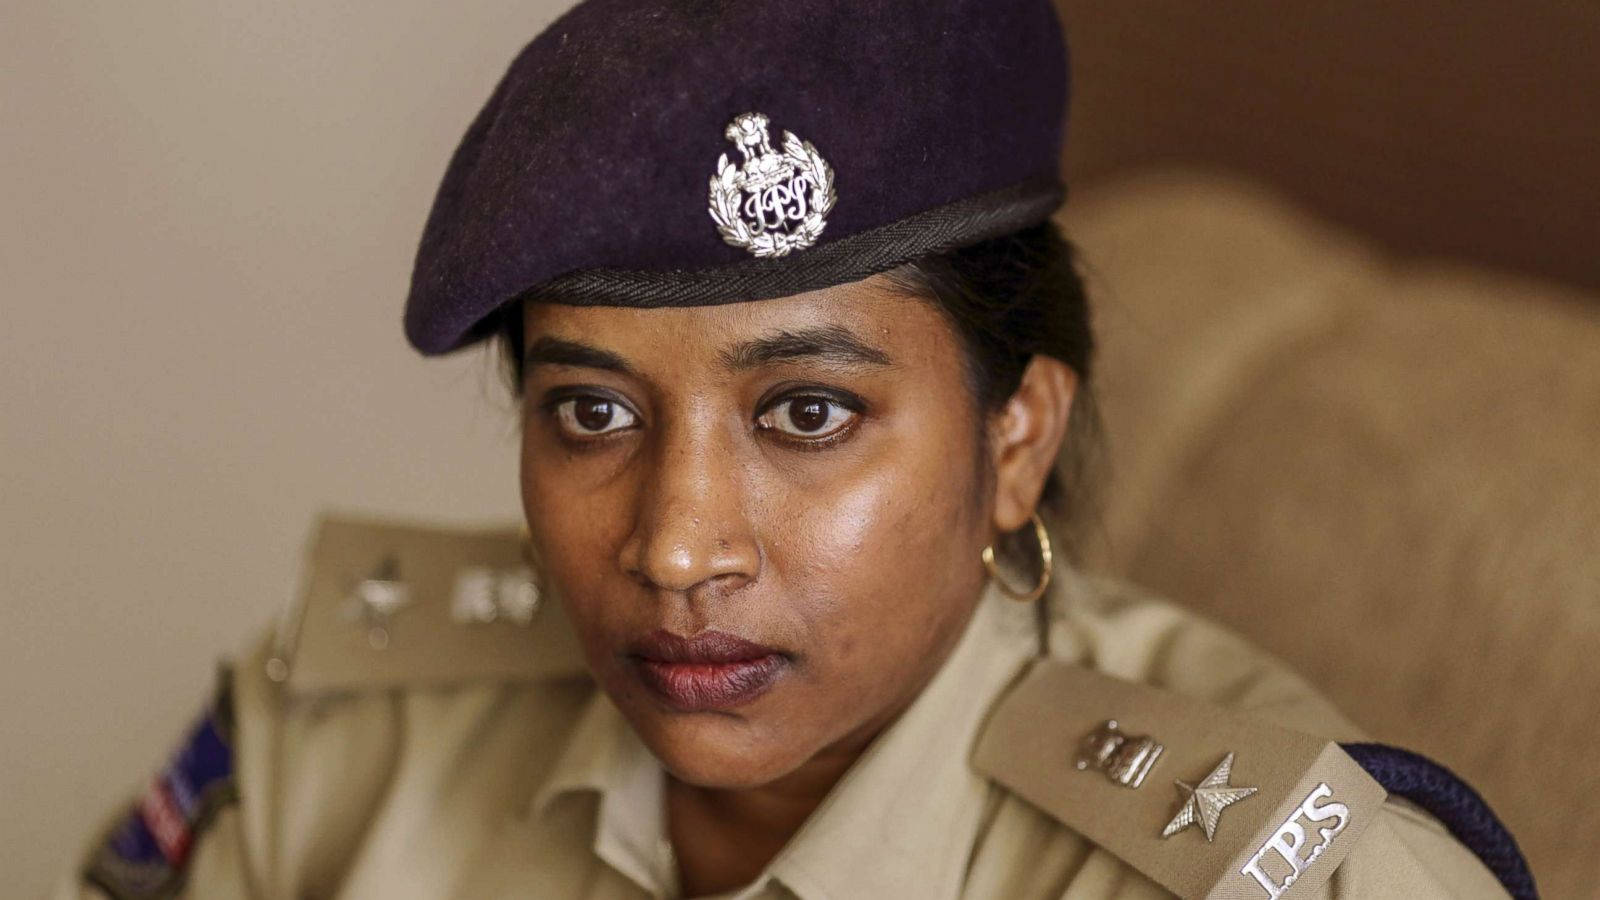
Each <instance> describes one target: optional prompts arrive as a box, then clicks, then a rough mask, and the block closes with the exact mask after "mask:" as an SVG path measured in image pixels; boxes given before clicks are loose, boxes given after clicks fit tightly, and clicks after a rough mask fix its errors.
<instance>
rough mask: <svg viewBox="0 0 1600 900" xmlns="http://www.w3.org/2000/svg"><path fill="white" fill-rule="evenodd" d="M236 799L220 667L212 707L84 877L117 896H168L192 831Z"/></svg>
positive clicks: (227, 692)
mask: <svg viewBox="0 0 1600 900" xmlns="http://www.w3.org/2000/svg"><path fill="white" fill-rule="evenodd" d="M237 799H238V793H237V791H236V789H235V785H234V778H233V701H232V678H231V672H230V670H229V669H228V668H227V667H225V666H224V667H223V668H222V670H221V672H220V673H219V676H218V679H217V694H216V697H215V699H214V700H213V701H212V703H211V705H210V707H209V708H208V709H207V710H206V712H205V713H204V714H203V715H202V716H201V717H200V719H199V721H198V722H196V723H195V724H194V726H193V727H192V728H191V729H190V730H189V733H188V735H187V736H186V737H185V739H184V741H183V743H182V744H181V745H180V746H179V747H178V749H177V750H176V751H175V752H174V753H173V754H172V758H171V759H170V760H169V761H168V762H167V765H166V766H165V767H164V768H162V770H161V771H160V772H159V773H157V774H156V776H155V777H154V778H153V779H151V781H150V784H149V785H148V786H147V787H146V788H145V791H144V794H143V796H141V797H140V799H139V801H138V802H137V803H135V804H134V806H133V807H132V808H131V809H130V810H129V811H128V813H127V814H126V815H125V816H123V817H122V819H120V820H119V821H118V822H117V823H116V825H114V826H113V827H112V829H111V830H110V832H108V833H107V835H106V836H105V838H104V839H103V841H102V842H101V844H100V846H99V848H98V849H97V850H96V851H95V854H94V856H93V857H91V858H90V860H89V864H88V866H87V867H86V868H85V870H84V873H83V877H84V880H85V881H87V882H89V883H90V884H93V885H95V886H97V887H99V888H100V889H101V890H104V891H105V892H106V893H108V894H109V895H110V896H111V897H112V898H114V900H151V898H161V897H170V896H172V895H174V894H175V893H177V891H178V889H179V887H181V886H182V884H183V878H184V874H185V872H186V871H187V867H188V863H189V859H190V854H191V851H192V850H193V849H194V843H195V841H196V839H198V838H199V836H200V835H201V834H203V833H204V832H205V830H206V828H207V827H209V826H210V824H211V821H212V820H213V819H214V818H215V817H216V814H217V812H218V811H219V810H220V809H222V808H223V807H224V806H226V805H227V804H229V803H232V802H234V801H235V800H237Z"/></svg>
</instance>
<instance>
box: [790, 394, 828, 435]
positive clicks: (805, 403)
mask: <svg viewBox="0 0 1600 900" xmlns="http://www.w3.org/2000/svg"><path fill="white" fill-rule="evenodd" d="M789 421H791V422H793V423H794V426H795V427H796V428H798V429H800V430H801V431H816V430H817V429H819V428H821V427H822V426H824V425H826V424H828V402H827V401H826V400H818V399H816V398H813V397H808V398H802V399H799V400H791V401H789Z"/></svg>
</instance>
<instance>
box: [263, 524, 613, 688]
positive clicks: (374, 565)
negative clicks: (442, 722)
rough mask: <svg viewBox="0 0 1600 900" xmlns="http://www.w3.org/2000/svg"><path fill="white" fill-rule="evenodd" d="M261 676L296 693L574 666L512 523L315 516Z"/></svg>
mask: <svg viewBox="0 0 1600 900" xmlns="http://www.w3.org/2000/svg"><path fill="white" fill-rule="evenodd" d="M265 664H266V667H267V671H266V675H267V677H268V678H270V679H271V680H273V681H275V682H280V683H283V684H284V685H285V687H286V688H287V689H288V690H289V691H291V692H296V693H309V692H326V691H337V690H368V689H384V688H392V687H405V686H416V685H437V684H452V683H463V682H471V681H482V680H500V681H512V680H522V679H541V678H560V677H577V676H586V675H587V670H586V669H585V668H584V664H583V657H582V654H581V652H580V651H579V648H578V643H577V639H576V638H575V637H574V636H573V634H572V631H571V628H570V626H569V625H568V624H567V621H566V618H565V616H564V615H563V614H562V612H561V609H560V604H559V603H556V602H553V599H552V598H549V597H547V596H546V591H545V590H544V588H543V586H542V585H541V583H540V580H539V578H538V577H537V573H536V571H535V568H534V566H533V564H532V561H531V560H530V559H529V556H528V550H527V543H526V541H525V540H524V539H523V537H522V535H521V532H520V531H519V530H518V529H517V528H515V527H512V528H484V529H463V528H440V527H430V526H423V525H409V524H398V523H393V522H380V521H373V520H365V519H357V518H347V517H341V516H324V517H322V518H321V520H320V521H319V522H318V524H317V528H316V533H315V536H314V538H313V540H312V544H311V548H310V553H309V558H308V560H307V567H306V572H305V575H304V578H303V583H302V588H301V594H300V597H299V598H298V600H297V602H296V603H295V604H294V605H292V606H291V607H290V608H289V610H288V611H287V613H286V615H285V617H284V619H283V621H282V622H281V623H280V625H279V628H278V635H277V639H276V642H275V647H274V652H273V653H272V655H271V656H270V657H269V658H268V659H267V660H266V663H265Z"/></svg>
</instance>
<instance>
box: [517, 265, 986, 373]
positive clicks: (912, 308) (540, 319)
mask: <svg viewBox="0 0 1600 900" xmlns="http://www.w3.org/2000/svg"><path fill="white" fill-rule="evenodd" d="M523 329H524V336H525V340H526V343H527V344H528V345H530V346H531V345H532V344H533V343H534V342H535V341H537V340H539V339H540V338H555V339H559V340H564V341H571V342H575V343H582V344H585V345H589V346H593V347H596V348H599V349H604V350H608V351H612V352H615V353H618V354H620V355H622V356H624V357H627V358H628V359H630V360H637V361H642V362H648V361H651V360H675V361H679V362H687V361H689V360H693V359H697V358H704V359H711V358H721V359H726V358H728V356H729V354H730V351H735V350H736V349H737V348H738V346H739V345H740V344H742V343H745V342H747V341H754V340H761V339H763V338H770V337H772V336H773V335H775V334H780V333H784V332H802V331H814V330H816V329H833V330H840V329H842V330H843V331H845V332H848V334H849V335H850V336H851V337H853V338H854V339H855V340H856V341H859V342H861V343H863V344H867V345H869V346H871V347H873V348H876V349H878V350H881V351H882V352H883V353H884V354H885V355H887V356H888V357H890V359H891V360H892V361H893V363H894V364H895V365H897V366H899V365H914V364H917V363H930V364H935V363H936V364H944V363H947V362H948V361H949V360H950V358H951V357H952V356H953V355H954V354H955V353H956V352H957V343H956V334H955V332H954V330H953V328H952V327H951V325H950V323H949V321H948V319H947V318H946V317H945V315H944V314H943V313H942V312H941V311H940V309H939V308H938V307H937V306H936V305H935V304H934V303H933V302H932V301H930V300H927V299H925V298H922V297H917V296H913V295H910V294H908V293H907V292H906V291H905V290H903V289H899V288H896V287H895V286H894V285H893V284H892V282H890V281H889V280H888V279H887V278H886V277H885V276H881V275H879V276H873V277H871V278H867V279H863V280H861V281H855V282H850V283H848V284H843V285H838V286H835V287H829V288H824V289H822V290H817V291H810V292H807V293H803V294H794V295H791V296H788V297H779V298H775V299H770V300H754V301H747V302H742V303H725V304H716V305H708V306H684V307H663V308H657V309H648V308H638V307H621V306H569V305H564V304H556V303H538V302H534V303H529V304H528V305H527V307H526V308H525V310H524V313H523Z"/></svg>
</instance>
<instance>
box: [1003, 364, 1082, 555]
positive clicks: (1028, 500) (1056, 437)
mask: <svg viewBox="0 0 1600 900" xmlns="http://www.w3.org/2000/svg"><path fill="white" fill-rule="evenodd" d="M1077 389H1078V375H1077V373H1076V372H1074V371H1073V370H1072V367H1070V366H1068V365H1067V364H1066V363H1064V362H1062V361H1061V360H1059V359H1056V358H1054V357H1051V356H1044V355H1042V354H1035V355H1034V357H1033V359H1031V360H1029V362H1028V367H1027V368H1026V369H1024V370H1023V372H1022V383H1021V384H1019V385H1017V390H1016V392H1015V393H1013V394H1012V395H1011V399H1009V400H1007V401H1006V405H1005V407H1004V408H1003V409H1002V410H1001V411H1000V412H999V413H997V414H996V416H995V420H994V421H993V422H992V424H991V427H990V432H989V436H990V437H989V439H990V454H991V455H990V459H992V460H994V473H995V482H994V514H993V515H994V521H993V524H994V527H995V528H996V530H998V531H999V532H1001V533H1002V534H1004V533H1006V532H1010V531H1015V530H1017V529H1018V528H1021V527H1022V526H1023V525H1026V524H1027V523H1028V518H1029V517H1030V516H1031V515H1033V511H1034V510H1035V509H1036V508H1037V507H1038V505H1039V496H1040V495H1041V494H1042V493H1043V492H1044V483H1045V480H1046V479H1047V478H1049V476H1050V472H1051V470H1053V469H1054V468H1055V464H1056V457H1057V456H1058V455H1059V454H1060V452H1061V442H1062V441H1063V440H1065V439H1066V434H1067V417H1068V415H1069V414H1070V413H1071V412H1072V398H1073V395H1074V394H1075V393H1076V392H1077Z"/></svg>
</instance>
